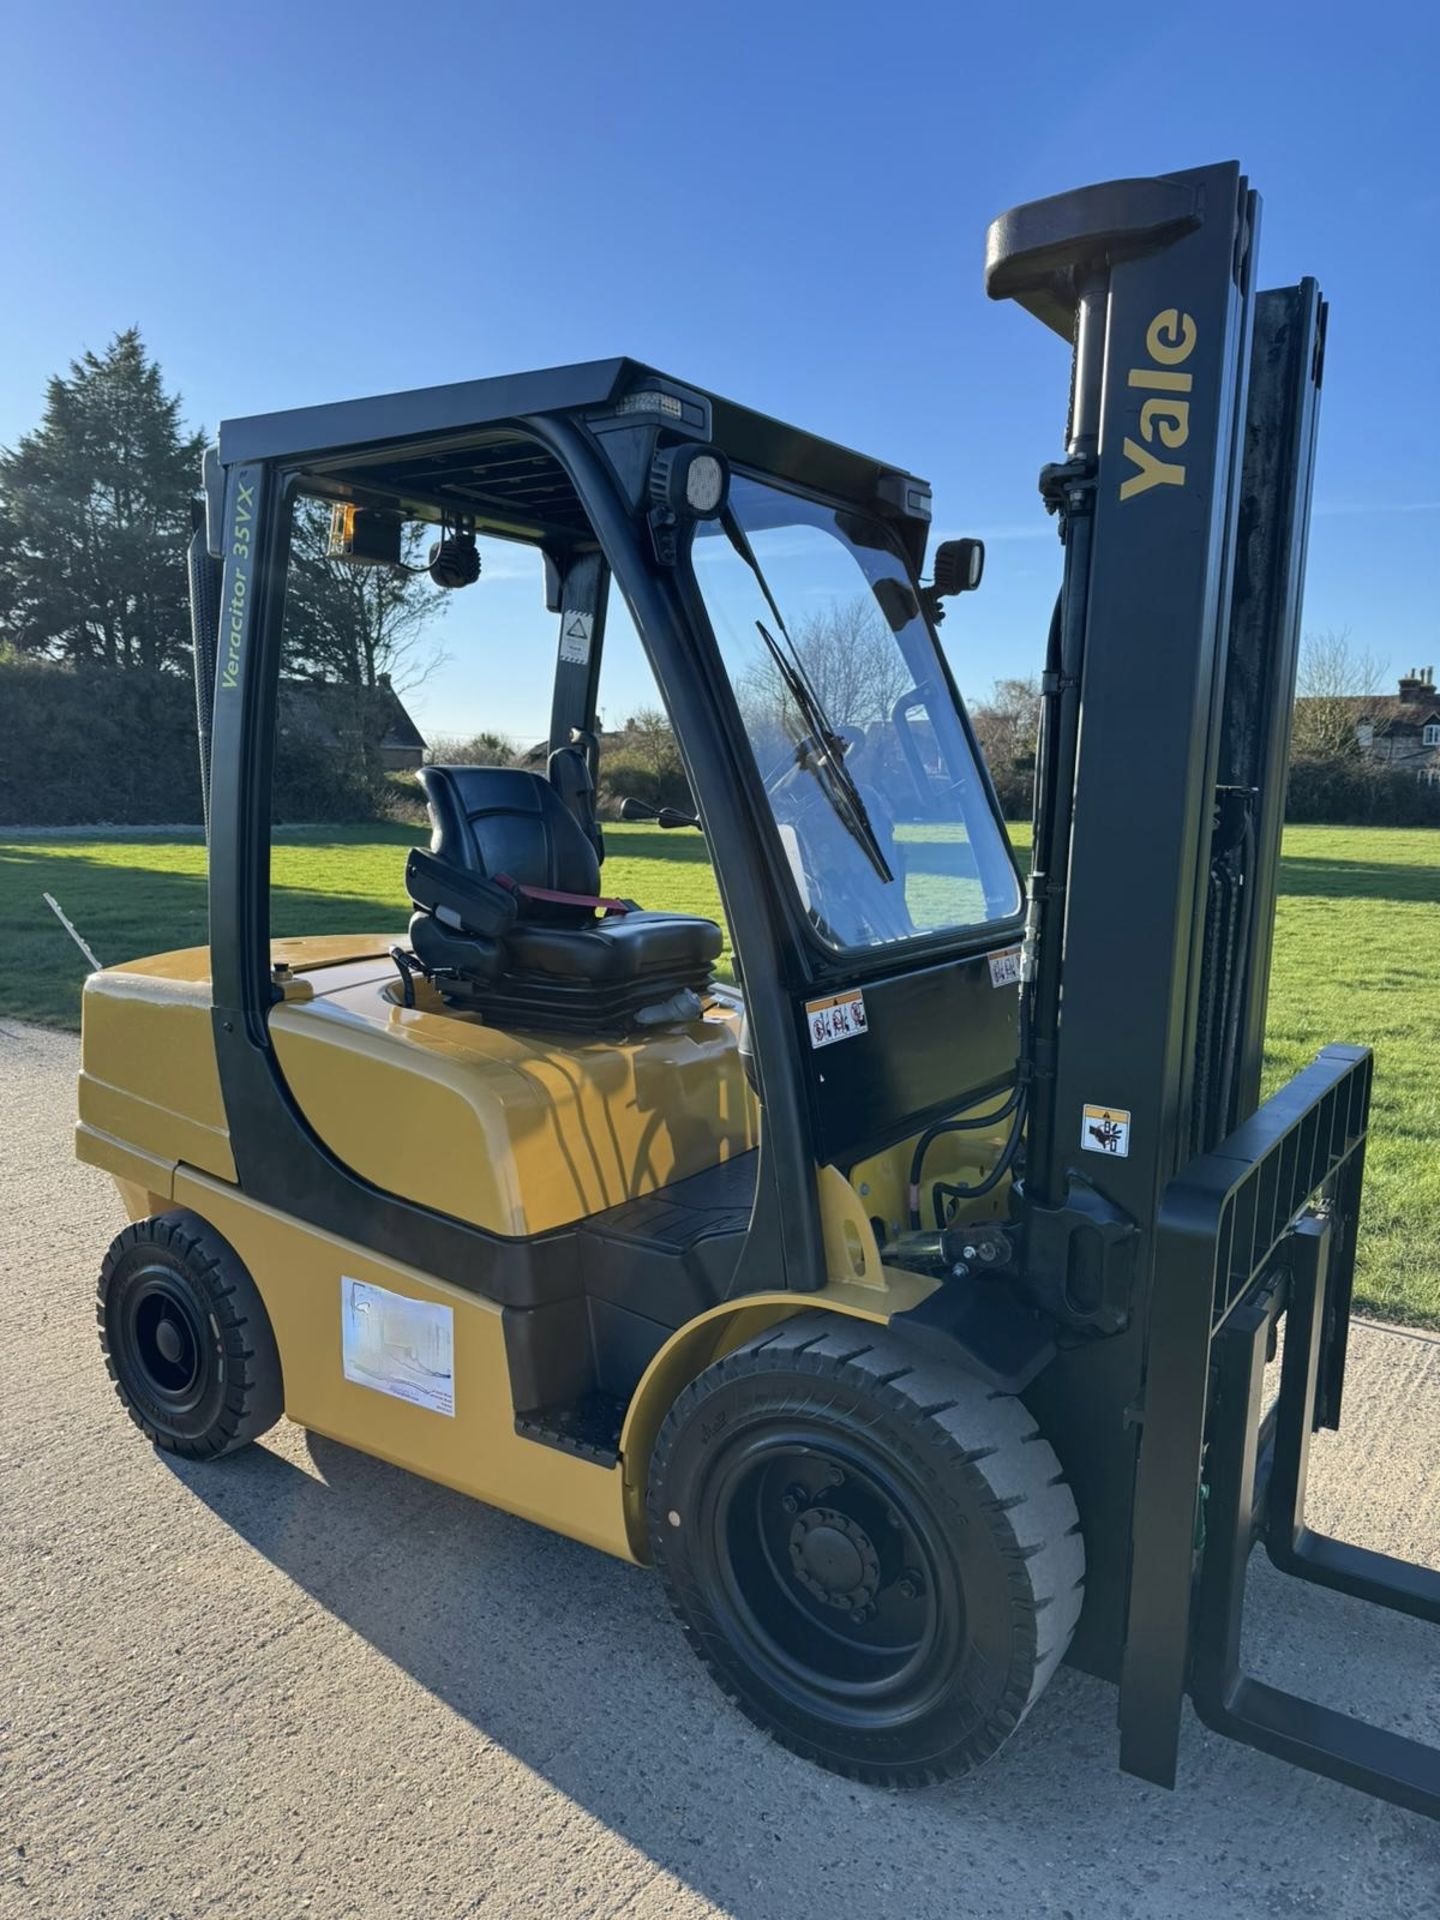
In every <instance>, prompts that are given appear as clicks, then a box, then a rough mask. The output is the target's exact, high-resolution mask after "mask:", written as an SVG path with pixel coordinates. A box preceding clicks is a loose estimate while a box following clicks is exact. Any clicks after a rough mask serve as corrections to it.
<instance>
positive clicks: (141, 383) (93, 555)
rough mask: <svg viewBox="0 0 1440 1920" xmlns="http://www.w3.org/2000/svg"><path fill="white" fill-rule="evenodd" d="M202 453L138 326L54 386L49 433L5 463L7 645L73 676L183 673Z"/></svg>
mask: <svg viewBox="0 0 1440 1920" xmlns="http://www.w3.org/2000/svg"><path fill="white" fill-rule="evenodd" d="M202 445H203V435H201V434H193V433H186V431H185V429H184V427H183V425H182V423H181V419H180V396H179V395H178V394H174V393H167V392H166V391H165V388H164V384H163V382H162V380H161V375H160V369H159V367H158V366H157V365H156V363H155V362H154V361H153V360H151V359H150V358H149V356H148V355H147V353H146V351H145V344H144V341H143V340H142V339H141V337H140V333H139V330H138V329H137V328H135V327H131V328H129V329H127V330H126V331H125V332H124V333H120V334H117V335H116V336H115V338H114V339H113V340H112V341H111V342H110V345H109V346H108V347H107V348H106V350H105V352H104V353H103V354H99V355H97V354H94V353H89V352H87V353H85V354H83V355H82V356H81V357H80V359H78V360H73V361H72V362H71V363H70V372H69V375H68V377H66V376H64V375H61V374H56V375H55V377H54V378H53V379H52V380H51V382H50V384H49V388H48V390H47V393H46V399H45V415H44V418H43V420H42V421H41V424H40V425H39V426H38V427H37V428H36V429H35V431H34V432H33V433H28V434H26V435H25V436H24V437H23V438H22V439H21V441H20V443H19V445H18V446H17V447H15V449H14V450H13V451H11V450H8V449H7V450H5V451H3V452H0V635H3V637H5V638H6V639H8V640H9V641H10V642H11V643H12V644H13V645H14V647H15V648H16V649H17V651H26V652H31V653H38V654H45V655H48V656H50V657H51V658H54V659H61V660H67V661H71V662H74V663H77V664H79V663H87V662H88V663H94V664H97V665H100V666H105V667H111V668H141V667H143V668H157V667H183V666H186V665H187V664H188V657H189V647H190V629H189V615H188V610H187V601H188V583H187V578H186V568H185V548H186V544H187V542H188V540H189V536H190V501H191V498H192V497H193V495H194V494H195V492H196V489H197V485H198V482H199V476H200V451H201V447H202Z"/></svg>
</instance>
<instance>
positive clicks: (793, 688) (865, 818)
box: [720, 507, 895, 886]
mask: <svg viewBox="0 0 1440 1920" xmlns="http://www.w3.org/2000/svg"><path fill="white" fill-rule="evenodd" d="M720 525H721V526H722V527H723V528H724V530H725V537H726V539H727V540H729V542H730V544H731V546H732V547H734V549H735V551H736V553H738V554H739V556H740V558H741V559H742V560H743V561H744V562H745V564H746V566H747V567H748V568H749V569H750V571H751V572H752V573H753V574H754V576H755V580H756V584H757V585H758V586H759V588H760V591H761V593H762V594H764V596H765V604H766V606H767V607H769V609H770V611H771V613H773V614H774V616H775V624H776V626H777V627H779V629H780V631H781V633H783V634H784V635H785V643H786V645H787V646H788V647H789V649H790V654H789V657H788V658H787V656H786V655H785V654H784V653H783V652H782V650H781V647H780V642H779V641H778V640H777V639H776V638H775V636H774V634H773V633H771V631H770V629H769V628H768V627H767V626H766V625H765V623H764V621H763V620H757V621H756V622H755V625H756V627H757V628H758V629H759V633H760V638H761V639H762V640H763V641H764V642H765V645H766V647H767V648H768V649H769V653H770V658H771V659H772V660H773V661H774V662H775V666H776V668H777V670H778V672H779V674H780V678H781V680H782V681H783V682H784V684H785V687H786V689H787V691H788V692H789V694H790V697H791V699H792V700H793V701H794V702H795V704H796V706H797V707H798V708H799V709H800V713H801V716H802V717H803V719H804V721H805V724H806V726H807V727H808V728H809V729H810V732H811V734H812V735H813V737H814V739H815V744H816V746H817V747H818V748H819V750H820V753H819V758H818V760H817V762H816V766H815V769H814V771H815V778H816V781H817V783H818V785H819V787H820V791H821V792H822V793H823V794H824V795H825V797H826V799H827V800H828V801H829V802H830V805H831V807H832V809H833V810H834V813H835V817H836V818H837V819H838V820H839V822H840V824H841V825H842V826H843V827H844V828H845V830H846V831H847V833H849V835H850V836H851V838H852V839H853V840H857V841H858V842H859V844H860V847H861V849H862V851H863V852H864V854H865V857H866V859H868V860H869V862H870V864H871V866H872V867H874V869H875V871H876V873H878V874H879V876H880V878H881V879H882V880H883V881H884V882H885V883H886V885H887V886H888V885H889V883H890V882H891V881H892V880H893V879H894V878H895V875H894V873H893V872H892V871H891V868H890V863H889V861H888V860H887V859H886V858H885V851H884V849H883V847H882V846H881V845H880V839H879V836H878V834H877V833H876V831H875V828H874V827H873V825H872V824H871V821H870V815H869V814H868V813H867V812H866V810H865V802H864V801H863V800H862V799H861V798H860V789H859V788H858V787H857V786H856V784H855V781H854V779H853V777H852V775H851V772H850V769H849V768H848V767H847V766H846V765H845V760H844V748H843V745H842V744H841V740H840V736H839V734H838V733H837V732H836V731H835V728H834V727H833V726H832V725H831V723H830V717H829V715H828V714H827V713H826V711H825V708H824V706H823V705H822V704H821V700H820V696H819V694H818V693H817V692H816V691H815V684H814V682H813V681H812V680H811V678H810V676H809V674H808V673H807V672H806V671H805V663H804V661H803V660H802V659H801V658H800V649H799V648H798V647H797V646H796V645H795V642H794V641H793V640H792V639H791V638H790V630H789V628H788V627H787V626H786V625H785V619H784V615H783V614H782V613H781V611H780V609H779V607H778V606H777V605H776V601H775V596H774V594H773V593H772V592H771V591H770V582H769V581H768V580H767V579H766V578H765V575H764V572H763V570H762V568H761V566H760V562H759V561H758V560H757V559H756V557H755V550H754V548H753V547H752V546H751V545H750V542H749V540H748V538H747V537H746V534H745V529H744V528H743V527H742V526H741V525H740V522H739V521H738V520H737V519H736V518H735V510H734V508H733V507H726V509H725V511H724V512H723V513H722V514H721V516H720ZM822 767H823V768H824V770H825V771H824V774H823V775H822V773H821V768H822Z"/></svg>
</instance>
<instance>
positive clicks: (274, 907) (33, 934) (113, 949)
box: [0, 832, 414, 1028]
mask: <svg viewBox="0 0 1440 1920" xmlns="http://www.w3.org/2000/svg"><path fill="white" fill-rule="evenodd" d="M374 837H375V836H374V835H373V834H370V833H368V832H367V833H365V834H364V835H363V836H362V835H360V834H357V836H356V840H354V841H352V840H346V839H337V840H336V841H335V842H334V843H333V844H334V845H335V847H336V850H337V852H339V851H341V850H343V849H344V848H345V847H347V846H349V845H353V844H356V843H357V841H361V840H362V839H363V843H364V844H373V840H374ZM386 837H387V838H388V837H389V835H388V834H387V835H386ZM413 840H414V836H413V834H408V833H405V832H402V833H401V836H400V837H399V838H397V840H396V846H397V856H396V865H395V893H394V894H392V895H390V896H388V897H386V896H383V895H379V894H354V893H331V892H327V891H325V890H324V889H320V888H315V887H310V886H293V885H284V884H275V885H273V886H272V887H271V890H270V931H271V934H272V935H273V936H274V937H275V938H277V939H285V938H294V937H295V936H298V935H304V934H319V933H389V934H391V935H392V936H394V937H397V938H398V937H399V936H400V935H402V934H403V933H404V930H405V924H406V920H407V918H408V910H407V908H406V905H405V902H404V892H403V877H402V876H403V873H404V865H403V855H402V853H401V851H400V850H401V849H403V848H404V847H405V846H407V845H410V844H413ZM278 844H281V843H278V842H277V845H278ZM305 844H306V846H307V848H310V847H313V846H314V843H313V842H310V841H308V840H307V842H306V843H305ZM324 844H330V843H323V844H322V846H321V848H320V850H321V851H323V845H324ZM47 892H49V893H52V894H54V895H55V896H56V898H57V899H58V900H59V902H60V904H61V906H62V907H63V908H64V909H65V912H66V914H67V915H68V916H69V918H70V919H71V920H72V921H73V922H74V924H75V926H76V927H77V928H78V929H79V931H80V933H81V935H82V936H83V938H84V939H85V940H86V941H87V942H88V944H89V946H90V947H91V948H92V950H93V951H94V953H95V954H96V956H97V958H98V959H99V960H100V962H101V963H102V965H104V966H118V965H120V964H121V963H123V962H124V961H127V960H137V959H140V958H141V957H142V956H144V955H145V954H151V953H169V952H172V951H174V950H176V949H178V948H183V947H202V946H204V945H206V944H207V942H208V939H209V898H208V888H207V883H206V877H205V874H204V873H203V872H198V873H186V872H181V871H174V870H171V869H169V868H164V867H160V868H156V867H125V866H121V865H117V864H116V863H115V862H114V861H113V860H100V859H96V858H94V857H93V856H91V855H87V854H78V853H69V854H66V855H64V856H63V857H59V858H57V857H56V856H55V855H54V854H53V852H47V851H46V849H44V848H42V847H40V846H38V845H36V846H32V847H16V846H9V847H7V849H6V851H5V854H4V856H3V857H0V1015H6V1016H9V1017H11V1018H15V1019H20V1020H36V1021H40V1022H42V1023H43V1024H45V1025H48V1026H62V1027H71V1028H75V1027H78V1026H79V1024H80V996H81V989H82V987H83V984H84V978H85V974H86V972H87V971H88V968H87V963H86V961H85V959H84V957H83V955H82V954H81V953H80V952H79V950H78V948H77V947H76V946H75V945H74V943H73V942H72V941H71V939H70V937H69V935H68V934H67V933H66V932H65V929H64V928H63V927H62V926H61V925H60V923H59V921H58V920H57V919H56V918H55V916H54V915H53V914H52V913H51V911H50V909H49V908H48V907H47V906H46V904H45V901H44V898H43V896H44V894H45V893H47Z"/></svg>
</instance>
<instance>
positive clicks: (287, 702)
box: [279, 677, 425, 773]
mask: <svg viewBox="0 0 1440 1920" xmlns="http://www.w3.org/2000/svg"><path fill="white" fill-rule="evenodd" d="M372 702H374V703H377V704H378V706H379V716H378V717H379V721H380V723H381V724H383V726H384V729H385V730H384V732H383V733H382V734H381V736H380V741H379V745H378V751H379V754H380V765H381V767H382V768H383V769H384V771H385V772H386V773H406V772H411V771H413V770H414V769H415V768H416V767H418V766H421V765H422V764H423V763H424V759H425V736H424V735H423V734H422V733H421V731H420V729H419V728H418V727H417V726H416V724H415V722H414V721H413V720H412V719H411V718H410V715H409V714H408V713H407V712H406V710H405V703H404V701H403V700H402V699H401V698H400V696H399V694H398V693H396V691H395V690H394V688H393V687H392V686H391V685H390V683H389V681H388V680H387V679H385V678H383V677H382V679H381V682H380V685H379V686H378V687H376V688H374V689H371V690H368V691H367V690H366V689H363V688H359V687H348V686H339V685H335V684H332V683H327V682H319V681H308V680H282V681H281V683H280V700H279V724H280V731H281V733H282V734H287V733H288V734H291V735H293V736H296V737H298V738H302V739H305V740H307V741H309V742H312V743H313V744H314V746H315V747H316V748H317V749H318V750H319V751H320V752H322V753H331V754H334V753H339V752H341V751H342V750H343V749H344V748H346V747H347V746H349V745H350V744H351V742H352V741H353V739H354V736H355V735H356V733H357V731H358V730H359V729H360V728H361V727H362V726H364V725H365V724H366V720H367V717H368V720H369V724H370V725H371V726H374V725H375V724H376V719H375V715H376V706H374V705H372V704H371V703H372ZM371 737H372V738H373V734H372V736H371Z"/></svg>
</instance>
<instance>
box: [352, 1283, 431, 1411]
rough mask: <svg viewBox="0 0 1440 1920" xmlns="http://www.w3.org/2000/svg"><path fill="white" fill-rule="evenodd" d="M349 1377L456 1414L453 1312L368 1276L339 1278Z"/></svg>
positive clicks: (416, 1403)
mask: <svg viewBox="0 0 1440 1920" xmlns="http://www.w3.org/2000/svg"><path fill="white" fill-rule="evenodd" d="M340 1354H341V1363H342V1365H343V1367H344V1370H345V1378H346V1379H347V1380H353V1381H354V1383H355V1385H356V1386H357V1387H370V1388H372V1389H373V1391H374V1392H376V1393H388V1394H391V1395H393V1396H394V1398H395V1399H397V1400H408V1401H409V1402H410V1403H411V1405H412V1406H417V1407H428V1408H429V1410H430V1411H431V1412H432V1413H444V1414H448V1415H449V1416H450V1418H451V1419H452V1420H453V1419H454V1417H455V1315H454V1312H453V1311H452V1309H451V1308H449V1307H442V1306H440V1305H438V1304H437V1303H436V1302H434V1301H430V1300H412V1299H411V1298H410V1296H409V1295H408V1294H404V1293H391V1292H390V1290H389V1289H388V1288H387V1287H375V1286H371V1285H370V1284H369V1283H368V1282H367V1281H364V1280H351V1279H350V1278H349V1277H348V1276H347V1275H342V1276H341V1280H340Z"/></svg>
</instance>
